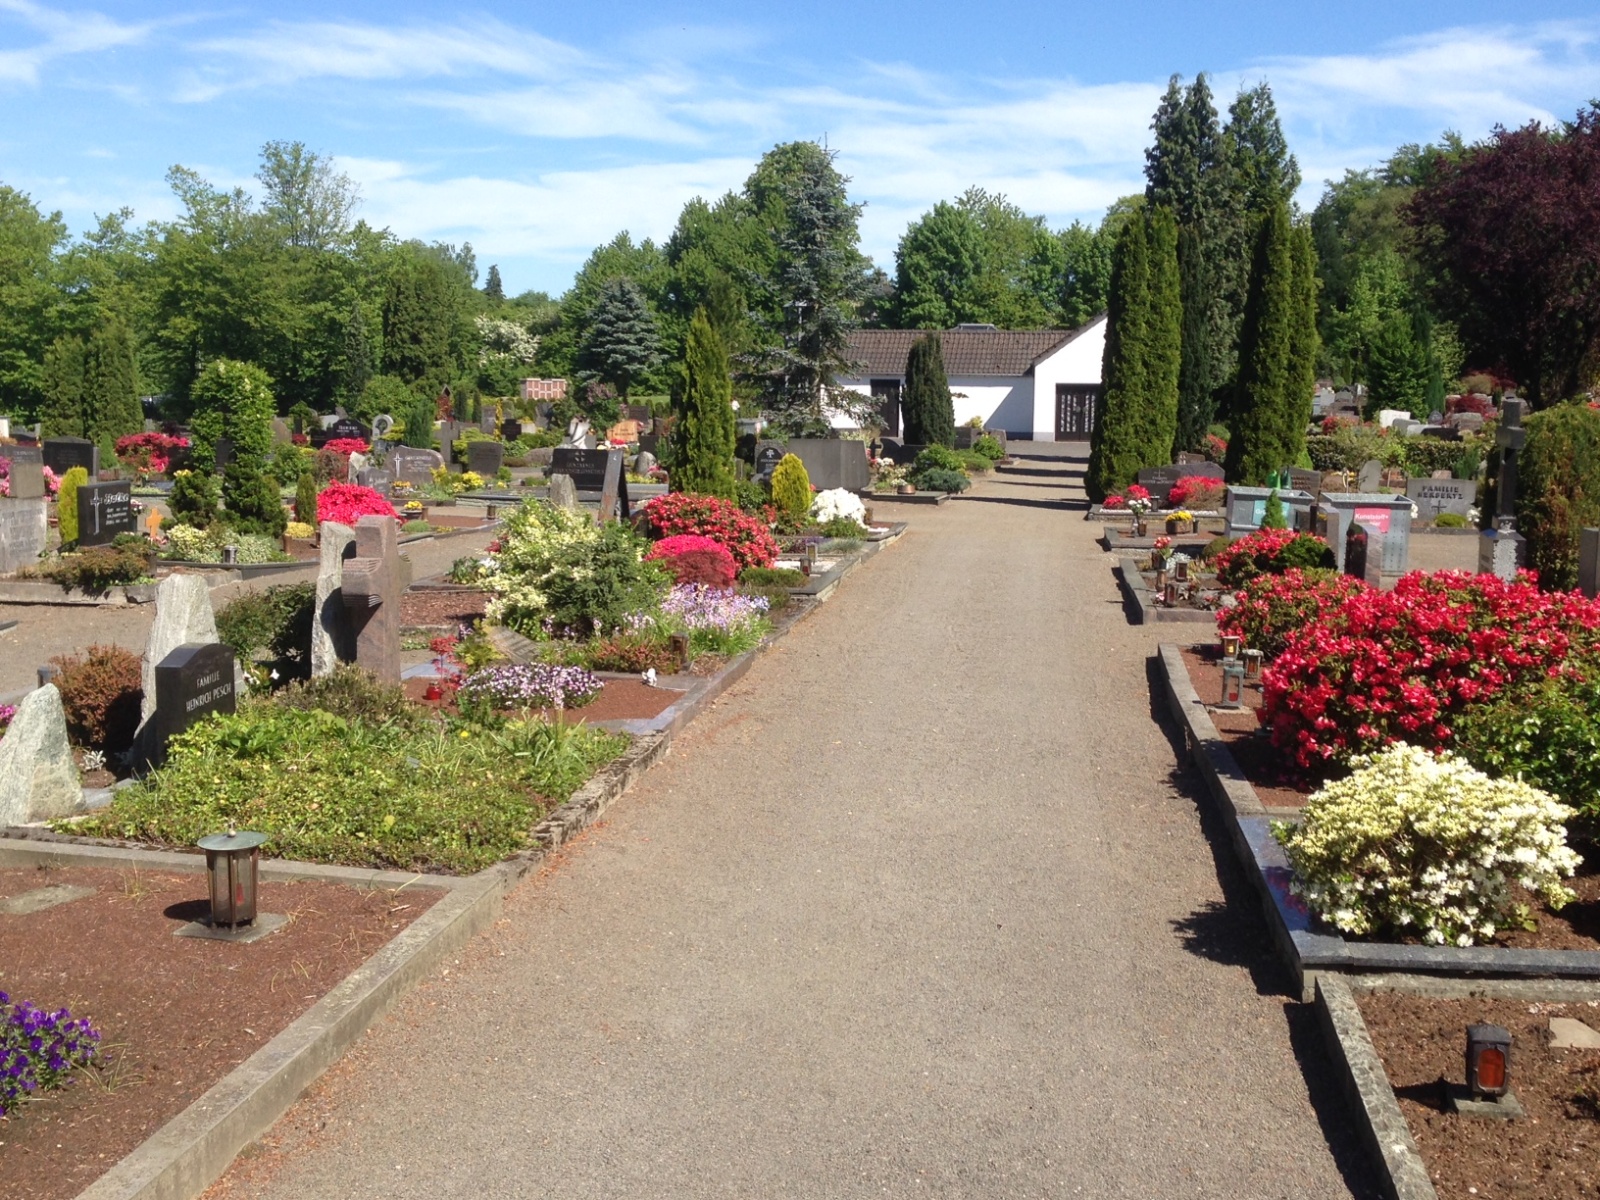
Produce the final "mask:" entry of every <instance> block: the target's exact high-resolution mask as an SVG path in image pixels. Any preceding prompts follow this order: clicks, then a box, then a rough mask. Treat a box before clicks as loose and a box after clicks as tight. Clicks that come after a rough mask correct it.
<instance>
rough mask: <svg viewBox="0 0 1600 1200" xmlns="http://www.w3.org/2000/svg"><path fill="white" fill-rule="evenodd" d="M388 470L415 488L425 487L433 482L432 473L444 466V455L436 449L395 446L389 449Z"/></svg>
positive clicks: (396, 477)
mask: <svg viewBox="0 0 1600 1200" xmlns="http://www.w3.org/2000/svg"><path fill="white" fill-rule="evenodd" d="M388 462H389V470H391V471H392V472H394V477H395V479H397V480H402V481H404V482H406V483H409V484H410V485H411V486H412V487H415V488H425V487H428V486H429V485H430V484H432V483H433V473H434V471H436V470H438V469H439V468H440V467H442V466H444V455H442V454H440V453H439V452H438V451H437V450H418V449H417V448H416V447H414V446H396V447H395V448H394V449H393V450H391V451H389V460H388Z"/></svg>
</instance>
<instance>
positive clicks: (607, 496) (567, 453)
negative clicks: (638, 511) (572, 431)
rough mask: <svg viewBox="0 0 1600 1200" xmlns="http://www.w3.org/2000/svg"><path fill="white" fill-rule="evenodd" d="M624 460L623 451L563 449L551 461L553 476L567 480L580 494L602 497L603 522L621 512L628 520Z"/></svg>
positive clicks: (558, 449)
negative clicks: (564, 477)
mask: <svg viewBox="0 0 1600 1200" xmlns="http://www.w3.org/2000/svg"><path fill="white" fill-rule="evenodd" d="M624 457H625V456H624V454H623V452H622V451H621V450H579V449H576V448H574V447H568V446H560V447H557V449H556V451H555V453H554V454H553V455H551V457H550V474H552V475H565V476H567V477H568V478H569V479H571V480H572V484H573V487H574V488H576V489H577V490H578V491H579V492H587V493H589V494H591V495H593V494H595V493H599V496H600V514H601V517H602V519H604V518H605V517H608V516H610V515H611V514H613V513H615V512H617V511H618V510H619V509H620V511H621V513H622V515H623V516H624V517H626V516H627V515H628V514H629V511H630V505H629V499H628V476H627V471H626V469H625V465H624V462H623V459H624ZM608 501H609V503H608Z"/></svg>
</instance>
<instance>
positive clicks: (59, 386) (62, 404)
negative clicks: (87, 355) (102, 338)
mask: <svg viewBox="0 0 1600 1200" xmlns="http://www.w3.org/2000/svg"><path fill="white" fill-rule="evenodd" d="M43 391H44V404H43V406H42V407H41V408H40V409H39V424H40V425H41V426H43V430H44V435H45V437H82V436H83V432H84V429H83V407H84V406H83V339H82V338H79V337H75V336H69V337H58V338H57V339H56V340H55V341H53V342H51V343H50V347H49V349H47V350H46V351H45V352H44V387H43Z"/></svg>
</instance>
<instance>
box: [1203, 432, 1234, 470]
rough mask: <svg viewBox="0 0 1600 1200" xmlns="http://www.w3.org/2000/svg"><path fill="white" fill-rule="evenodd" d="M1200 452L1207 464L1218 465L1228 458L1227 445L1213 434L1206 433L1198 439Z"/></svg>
mask: <svg viewBox="0 0 1600 1200" xmlns="http://www.w3.org/2000/svg"><path fill="white" fill-rule="evenodd" d="M1200 452H1201V453H1202V454H1204V455H1205V456H1206V461H1207V462H1214V463H1219V462H1221V461H1222V460H1223V459H1224V458H1226V457H1227V456H1228V443H1227V442H1225V441H1223V440H1222V439H1221V438H1219V437H1218V436H1217V435H1216V434H1214V433H1208V434H1206V436H1205V437H1203V438H1201V439H1200Z"/></svg>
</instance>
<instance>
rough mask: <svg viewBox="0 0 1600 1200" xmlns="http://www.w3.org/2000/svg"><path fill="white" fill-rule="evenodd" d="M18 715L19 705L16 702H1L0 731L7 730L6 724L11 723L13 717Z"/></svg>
mask: <svg viewBox="0 0 1600 1200" xmlns="http://www.w3.org/2000/svg"><path fill="white" fill-rule="evenodd" d="M16 715H17V706H16V705H15V704H0V733H4V732H5V731H6V726H7V725H9V724H11V720H12V718H13V717H15V716H16Z"/></svg>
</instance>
